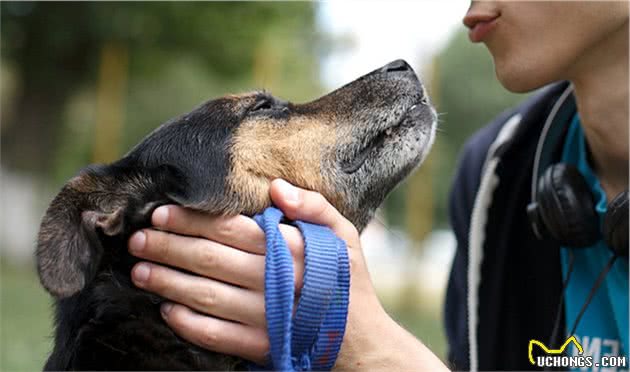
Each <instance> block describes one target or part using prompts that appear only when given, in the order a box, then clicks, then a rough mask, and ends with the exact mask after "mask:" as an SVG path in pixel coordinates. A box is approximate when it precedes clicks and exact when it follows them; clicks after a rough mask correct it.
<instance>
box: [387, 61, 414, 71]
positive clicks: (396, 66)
mask: <svg viewBox="0 0 630 372" xmlns="http://www.w3.org/2000/svg"><path fill="white" fill-rule="evenodd" d="M411 70H412V69H411V66H409V64H408V63H407V62H405V60H402V59H397V60H395V61H393V62H390V63H388V64H386V65H385V66H383V67H382V68H381V71H382V72H384V73H388V72H405V71H411Z"/></svg>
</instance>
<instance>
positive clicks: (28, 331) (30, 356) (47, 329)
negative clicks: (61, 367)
mask: <svg viewBox="0 0 630 372" xmlns="http://www.w3.org/2000/svg"><path fill="white" fill-rule="evenodd" d="M50 303H51V300H50V297H49V296H48V294H47V293H46V292H45V291H44V289H43V288H42V287H41V285H40V284H39V280H38V279H37V275H36V274H35V270H34V267H32V266H10V265H7V264H2V266H1V267H0V370H2V371H37V370H40V371H41V370H42V367H43V366H44V362H45V360H46V357H47V355H48V353H49V351H50V348H51V341H52V340H51V338H50V336H51V334H52V332H51V324H52V323H51V319H52V311H51V306H50Z"/></svg>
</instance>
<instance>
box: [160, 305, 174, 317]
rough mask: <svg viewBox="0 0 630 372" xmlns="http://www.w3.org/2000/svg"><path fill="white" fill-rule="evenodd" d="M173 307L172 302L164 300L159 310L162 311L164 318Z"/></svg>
mask: <svg viewBox="0 0 630 372" xmlns="http://www.w3.org/2000/svg"><path fill="white" fill-rule="evenodd" d="M172 308H173V304H172V303H170V302H164V303H163V304H162V306H160V312H161V313H162V316H163V317H164V318H168V313H170V312H171V309H172Z"/></svg>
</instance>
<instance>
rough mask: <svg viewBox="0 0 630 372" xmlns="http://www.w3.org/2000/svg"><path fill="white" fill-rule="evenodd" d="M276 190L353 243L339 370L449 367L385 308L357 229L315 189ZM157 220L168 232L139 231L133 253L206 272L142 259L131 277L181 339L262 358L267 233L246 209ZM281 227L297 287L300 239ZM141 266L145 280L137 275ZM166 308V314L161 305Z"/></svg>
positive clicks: (165, 213)
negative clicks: (159, 300) (153, 297)
mask: <svg viewBox="0 0 630 372" xmlns="http://www.w3.org/2000/svg"><path fill="white" fill-rule="evenodd" d="M270 192H271V198H272V200H273V202H274V204H275V205H276V206H278V207H279V208H280V209H282V210H283V212H284V213H285V215H286V216H287V217H288V218H289V219H293V220H304V221H309V222H312V223H318V224H322V225H327V226H329V227H330V228H331V229H332V230H333V231H334V232H335V234H337V236H339V237H340V238H341V239H343V240H345V241H346V244H347V246H348V253H349V258H350V268H351V269H350V270H351V287H350V305H349V314H348V323H347V328H346V333H345V336H344V341H343V344H342V348H341V352H340V355H339V357H338V359H337V363H336V365H335V368H338V369H351V368H352V369H356V368H361V367H366V368H367V367H369V368H370V369H387V370H392V369H394V370H397V369H399V370H411V369H413V370H418V369H426V370H435V369H445V366H444V365H443V364H442V363H441V361H440V360H439V358H437V356H435V355H434V354H433V353H432V352H431V351H430V350H429V349H428V348H426V347H425V346H424V345H423V344H422V343H421V342H420V341H418V340H417V339H416V338H414V337H413V336H412V335H410V334H409V333H408V332H407V331H405V330H404V329H403V328H402V327H400V326H399V325H398V324H397V323H396V322H394V321H393V320H392V319H391V318H390V317H389V316H388V314H387V313H386V312H385V310H384V309H383V307H382V306H381V304H380V302H379V300H378V298H377V296H376V293H375V291H374V287H373V285H372V282H371V280H370V277H369V273H368V271H367V266H366V264H365V258H364V256H363V252H362V250H361V246H360V240H359V234H358V232H357V230H356V228H354V226H353V225H352V224H351V223H350V222H349V221H348V220H346V219H345V218H344V217H343V216H342V215H341V214H340V213H339V212H338V211H337V210H336V209H334V208H333V207H332V206H331V205H330V204H329V203H328V202H327V201H326V200H325V199H324V198H323V197H322V196H321V195H320V194H318V193H315V192H311V191H306V190H301V189H297V188H295V187H292V186H291V185H289V184H288V183H286V182H284V181H281V180H277V181H274V182H273V183H272V186H271V191H270ZM153 224H154V225H155V226H156V227H158V228H160V229H162V230H163V231H157V230H152V229H148V230H144V231H143V232H141V233H136V234H134V236H132V238H131V239H130V242H129V248H130V252H131V253H132V254H134V255H136V256H138V257H140V258H142V259H146V260H148V261H154V262H158V263H164V264H168V265H169V266H173V267H178V268H181V269H185V270H187V271H190V272H192V273H195V274H198V275H200V276H195V275H190V274H185V273H182V272H179V271H176V270H173V269H170V268H166V267H164V266H161V265H158V264H154V263H147V262H143V263H140V264H138V265H136V266H135V267H134V269H133V270H132V278H133V280H134V283H135V284H136V285H138V286H139V287H141V288H144V289H147V290H149V291H152V292H155V293H157V294H159V295H161V296H163V297H165V298H167V299H169V300H170V301H172V302H169V303H167V304H165V305H163V307H162V309H163V312H162V313H163V316H164V318H165V321H166V322H167V323H168V324H169V326H171V327H172V328H173V329H174V330H175V332H176V333H178V334H179V335H180V336H181V337H183V338H185V339H187V340H189V341H190V342H193V343H195V344H197V345H200V346H202V347H205V348H207V349H210V350H213V351H217V352H221V353H225V354H230V355H237V356H240V357H243V358H246V359H249V360H253V361H256V362H262V361H264V360H265V354H266V353H267V351H268V348H269V343H268V339H267V334H266V329H265V318H264V295H263V287H264V247H265V240H264V235H263V232H262V230H260V229H259V228H258V226H257V225H256V223H255V222H254V221H253V220H251V219H249V218H247V217H244V216H236V217H229V218H223V217H210V216H205V215H202V214H198V213H195V212H192V211H188V210H185V209H182V208H179V207H175V206H167V207H161V208H158V209H157V210H156V211H155V212H154V215H153ZM280 229H281V231H282V233H283V235H284V236H285V239H286V240H287V243H288V246H289V248H290V250H291V252H292V255H293V258H294V266H295V275H296V278H295V279H296V290H297V291H298V292H299V288H300V287H301V276H302V273H303V270H304V263H303V257H304V251H303V249H304V248H303V240H302V238H301V236H300V234H299V232H298V231H297V230H296V229H295V228H293V227H291V226H287V225H282V226H281V228H280ZM165 231H169V232H173V233H176V234H181V235H175V234H170V233H166V232H165ZM142 235H144V239H143V238H142ZM182 235H186V236H182ZM191 236H197V237H200V238H193V237H191ZM143 240H144V241H143ZM236 247H238V248H236ZM143 268H144V269H143ZM147 268H148V269H149V270H148V273H147V270H146V269H147ZM143 271H144V278H145V280H144V281H142V280H140V279H142V274H143ZM147 274H148V275H147ZM173 303H174V304H173ZM171 304H172V306H170V305H171ZM180 304H181V305H180ZM169 306H170V308H169ZM167 308H168V312H166V311H164V310H167ZM193 309H194V310H193Z"/></svg>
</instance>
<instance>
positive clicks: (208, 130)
mask: <svg viewBox="0 0 630 372" xmlns="http://www.w3.org/2000/svg"><path fill="white" fill-rule="evenodd" d="M436 123H437V116H436V112H435V110H434V108H433V107H432V105H431V103H430V101H429V98H428V97H427V95H426V92H425V90H424V88H423V85H422V84H421V83H420V81H419V79H418V78H417V76H416V74H415V72H414V71H413V69H412V68H411V67H410V66H409V65H408V64H407V63H406V62H405V61H402V60H397V61H394V62H392V63H389V64H387V65H385V66H384V67H382V68H379V69H377V70H374V71H373V72H371V73H369V74H367V75H365V76H363V77H360V78H359V79H357V80H355V81H354V82H352V83H349V84H347V85H345V86H343V87H341V88H339V89H337V90H335V91H333V92H332V93H330V94H328V95H325V96H323V97H321V98H319V99H316V100H314V101H312V102H310V103H306V104H293V103H289V102H287V101H283V100H281V99H278V98H275V97H273V96H272V95H271V94H269V93H266V92H253V93H248V94H243V95H231V96H226V97H222V98H218V99H214V100H210V101H208V102H206V103H203V104H201V105H200V106H199V107H197V108H195V109H194V110H193V111H191V112H189V113H187V114H184V115H182V116H179V117H177V118H174V119H172V120H170V121H168V122H166V123H164V124H162V125H161V126H159V127H158V128H157V129H155V130H154V131H153V132H151V133H150V134H149V135H148V136H147V137H145V138H144V139H143V140H142V141H141V142H140V143H139V144H138V145H136V146H135V147H134V148H132V149H131V150H130V151H129V152H128V153H127V154H126V155H125V156H124V157H123V158H122V159H120V160H118V161H116V162H114V163H111V164H108V165H91V166H88V167H87V168H85V169H83V170H82V171H80V172H79V174H78V175H77V176H75V177H74V178H72V179H70V180H69V181H68V182H67V183H66V184H65V185H64V186H63V188H62V189H61V191H60V192H59V194H58V195H57V196H56V197H55V198H54V200H53V201H52V202H51V204H50V206H49V207H48V209H47V211H46V213H45V216H44V217H43V219H42V223H41V227H40V231H39V236H38V242H37V251H36V259H37V269H38V273H39V277H40V280H41V283H42V285H43V286H44V287H45V288H46V290H47V291H48V292H50V294H51V295H52V296H53V297H54V300H55V338H54V349H53V351H52V353H51V355H50V357H49V358H48V360H47V362H46V365H45V366H44V369H46V370H67V369H73V370H103V369H105V370H226V369H240V368H246V367H247V365H246V364H245V363H244V361H242V360H241V359H238V358H236V357H231V356H226V355H220V354H217V353H213V352H210V351H207V350H204V349H201V348H199V347H197V346H195V345H193V344H191V343H188V342H186V341H185V340H183V339H181V338H179V337H178V336H177V335H175V333H174V332H173V331H172V330H171V329H170V328H169V327H168V326H167V325H166V324H165V323H164V322H163V320H162V318H161V317H160V315H159V304H160V303H161V302H162V301H163V299H162V298H160V297H158V296H157V295H154V294H151V293H148V292H146V291H143V290H140V289H138V288H136V287H135V286H134V285H133V284H132V282H131V280H130V271H131V268H132V266H133V265H134V264H135V263H136V262H138V259H137V258H134V257H132V256H131V255H130V254H129V253H128V252H127V240H128V239H129V237H130V235H131V234H132V233H133V232H135V231H137V230H139V229H142V228H146V227H149V226H150V218H151V214H152V212H153V210H155V208H157V207H158V206H161V205H164V204H177V205H181V206H183V207H186V208H191V209H193V210H197V211H202V212H204V213H208V214H213V215H236V214H239V213H241V214H245V215H249V216H252V215H255V214H257V213H259V212H261V211H263V210H264V209H265V208H266V207H268V206H270V205H271V201H270V198H269V192H268V191H269V184H270V182H271V180H273V179H275V178H283V179H285V180H287V181H288V182H290V183H292V184H294V185H296V186H299V187H302V188H305V189H310V190H315V191H317V192H319V193H321V194H322V195H323V196H325V197H326V198H327V200H328V201H330V202H331V203H332V205H334V206H335V207H336V208H337V209H338V210H339V211H340V212H341V213H342V214H343V215H344V216H345V217H346V218H347V219H349V220H350V221H351V222H352V223H353V224H354V225H355V226H356V227H357V229H358V230H359V231H361V230H362V229H363V228H364V227H365V226H366V224H367V223H368V221H369V220H370V219H371V217H372V216H373V214H374V212H375V210H376V208H377V207H378V206H379V205H380V204H381V203H382V201H383V200H384V198H385V196H386V195H387V194H388V193H389V192H390V191H391V190H392V189H393V188H394V187H395V186H396V185H397V184H398V183H399V182H400V181H401V180H402V179H403V178H404V177H405V176H406V175H408V174H409V173H410V172H411V171H412V170H413V169H414V168H415V167H416V166H418V165H419V164H420V163H421V162H422V160H423V159H424V157H425V156H426V154H427V153H428V151H429V149H430V147H431V144H432V142H433V139H434V137H435V128H436Z"/></svg>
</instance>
